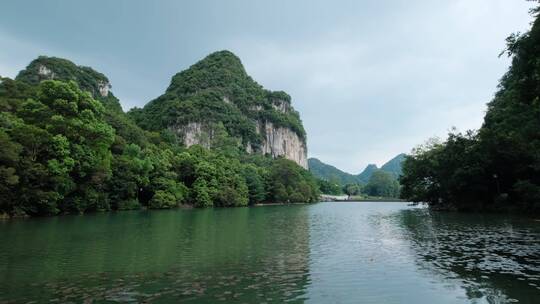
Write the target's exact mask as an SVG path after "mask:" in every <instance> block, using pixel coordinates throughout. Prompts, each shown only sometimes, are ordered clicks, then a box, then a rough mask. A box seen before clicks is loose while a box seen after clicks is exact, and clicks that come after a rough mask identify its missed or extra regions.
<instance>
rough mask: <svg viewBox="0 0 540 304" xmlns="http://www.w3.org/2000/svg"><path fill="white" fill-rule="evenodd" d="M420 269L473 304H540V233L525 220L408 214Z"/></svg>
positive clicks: (402, 217) (403, 218) (404, 218)
mask: <svg viewBox="0 0 540 304" xmlns="http://www.w3.org/2000/svg"><path fill="white" fill-rule="evenodd" d="M396 216H397V217H398V219H399V222H400V223H401V224H402V225H403V226H404V227H406V231H407V235H408V237H409V239H410V245H411V247H412V249H413V252H414V254H415V256H416V262H417V263H418V265H419V267H421V268H422V269H425V270H427V271H430V272H431V273H434V274H436V275H437V276H439V277H440V278H442V279H444V280H449V281H459V283H458V284H459V285H460V286H461V287H462V288H464V289H465V291H466V295H467V297H468V298H469V299H470V300H471V302H473V303H486V302H487V303H512V302H519V303H531V304H533V303H539V302H540V227H539V225H538V222H535V221H534V220H532V219H527V218H523V217H511V216H502V215H494V214H491V215H479V214H454V213H432V212H430V211H429V210H427V209H413V210H402V211H401V212H399V213H398V214H397V215H396Z"/></svg>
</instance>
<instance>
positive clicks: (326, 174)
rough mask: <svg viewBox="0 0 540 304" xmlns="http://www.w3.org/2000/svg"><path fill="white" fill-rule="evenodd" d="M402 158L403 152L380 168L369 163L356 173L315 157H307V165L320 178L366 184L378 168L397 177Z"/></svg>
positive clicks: (345, 182)
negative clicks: (348, 171) (345, 170)
mask: <svg viewBox="0 0 540 304" xmlns="http://www.w3.org/2000/svg"><path fill="white" fill-rule="evenodd" d="M404 159H405V154H404V153H401V154H399V155H397V156H396V157H394V158H392V159H391V160H389V161H388V162H386V163H385V164H384V165H382V167H381V168H380V169H379V168H378V167H377V165H375V164H369V165H367V166H366V168H365V169H364V170H363V171H362V172H361V173H359V174H357V175H354V174H350V173H347V172H344V171H342V170H340V169H338V168H336V167H334V166H332V165H329V164H326V163H324V162H322V161H320V160H319V159H316V158H310V159H308V165H309V171H311V173H313V175H315V176H316V177H318V178H320V179H324V180H332V181H336V182H339V183H340V184H342V185H345V184H351V183H360V184H366V183H367V182H368V181H369V179H370V178H371V175H373V173H374V172H376V171H378V170H381V171H385V172H388V173H390V174H392V176H393V177H394V178H398V177H399V175H400V174H401V172H402V170H401V165H402V163H403V160H404Z"/></svg>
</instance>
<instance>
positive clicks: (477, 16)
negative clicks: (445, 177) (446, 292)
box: [0, 0, 531, 172]
mask: <svg viewBox="0 0 540 304" xmlns="http://www.w3.org/2000/svg"><path fill="white" fill-rule="evenodd" d="M530 5H531V4H530V3H527V2H525V1H508V0H455V1H450V0H448V1H442V0H439V1H428V0H422V1H397V0H396V1H332V2H330V1H307V0H306V1H285V0H281V1H266V2H262V1H191V2H187V1H184V2H178V1H162V2H159V5H158V4H154V3H149V2H143V1H114V2H111V1H98V2H96V1H95V2H92V3H84V2H82V1H81V2H79V1H69V2H67V1H47V2H45V1H43V2H27V1H17V2H12V3H9V4H4V5H3V6H4V7H3V10H2V11H1V12H0V44H1V45H2V46H3V51H1V52H0V74H1V75H8V76H12V77H13V76H14V75H15V73H16V71H18V70H20V69H22V68H23V67H24V65H25V64H27V63H28V62H29V61H30V60H31V59H33V58H34V57H36V56H37V55H39V54H47V55H56V56H62V57H67V58H70V59H72V60H74V61H75V62H77V63H79V64H84V65H90V66H93V67H95V68H96V69H98V70H100V71H102V72H104V73H105V74H107V75H108V76H109V78H110V79H111V81H112V83H113V90H114V92H115V94H116V95H118V96H119V97H120V98H121V101H122V104H123V106H124V108H125V109H128V108H131V107H133V106H142V105H143V104H144V103H146V102H147V101H149V100H150V99H152V98H154V97H156V96H158V95H159V94H160V93H161V92H163V91H164V89H165V88H166V86H167V85H168V83H169V80H170V77H171V76H172V75H173V74H174V73H176V72H177V71H179V70H181V69H185V68H187V67H188V66H189V65H190V64H192V63H194V62H195V61H196V60H198V59H200V58H202V57H204V56H205V55H206V54H208V53H210V52H212V51H215V50H220V49H230V50H232V51H234V52H235V53H237V54H238V55H239V56H240V57H241V59H242V61H243V62H244V64H245V66H246V69H247V70H248V72H249V73H250V74H251V75H252V76H253V77H254V78H255V79H256V80H258V81H259V82H260V83H261V84H262V85H264V86H265V87H267V88H270V89H274V90H281V89H282V90H285V91H287V92H288V93H290V94H291V95H292V96H293V103H294V105H295V107H296V108H297V109H298V110H299V111H300V113H301V116H302V119H303V120H304V123H305V126H306V129H307V131H308V145H309V151H310V155H311V156H316V157H319V158H321V159H322V160H323V161H326V162H329V163H332V164H334V165H336V166H337V167H339V168H342V169H345V170H348V171H351V172H358V171H360V170H361V169H362V168H363V167H364V166H365V165H366V164H367V163H372V162H375V163H377V164H379V165H380V164H382V163H383V162H385V161H386V160H388V159H390V158H391V157H393V156H394V155H396V154H398V153H400V152H408V151H409V150H410V149H411V148H412V147H414V146H415V145H417V144H420V143H422V142H423V141H424V140H426V139H427V138H428V137H430V136H444V135H445V133H446V131H447V130H448V129H449V128H451V127H452V126H456V127H458V128H459V129H462V130H465V129H469V128H477V127H479V126H480V124H481V122H482V117H483V114H484V110H485V103H486V102H488V101H489V100H490V99H491V97H492V95H493V93H494V91H495V88H496V84H497V80H498V79H499V78H500V77H501V76H502V74H503V73H504V72H505V70H506V67H507V65H508V64H509V62H508V59H505V58H502V59H499V58H497V55H498V53H499V52H500V51H501V50H502V49H503V48H504V39H505V37H506V36H507V35H508V34H510V33H511V32H514V31H524V30H526V29H527V27H528V23H529V22H530V20H531V18H530V17H529V16H528V14H527V11H528V8H529V7H530Z"/></svg>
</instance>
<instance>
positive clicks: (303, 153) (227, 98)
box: [129, 51, 307, 169]
mask: <svg viewBox="0 0 540 304" xmlns="http://www.w3.org/2000/svg"><path fill="white" fill-rule="evenodd" d="M129 115H130V116H131V117H132V118H133V119H134V120H135V121H136V122H137V124H139V125H140V126H141V127H143V128H144V129H147V130H152V131H159V130H163V129H168V130H170V131H173V132H174V133H175V134H177V135H178V137H179V138H180V139H181V140H182V141H183V143H184V144H185V145H186V146H191V145H195V144H199V145H202V146H204V147H210V146H211V145H212V141H213V140H214V139H215V137H216V134H220V130H222V129H224V130H225V131H226V133H227V135H228V136H230V137H232V138H235V139H236V140H238V143H239V145H241V146H242V148H243V149H244V150H245V151H246V152H247V153H262V154H268V155H270V156H272V157H274V158H276V157H280V156H282V157H285V158H287V159H290V160H293V161H295V162H296V163H298V164H299V165H301V166H302V167H304V168H306V169H307V145H306V134H305V131H304V128H303V126H302V122H301V120H300V116H299V114H298V112H297V111H295V110H294V108H293V107H292V105H291V97H290V96H289V95H288V94H286V93H285V92H273V91H268V90H265V89H264V88H263V87H262V86H260V85H259V84H258V83H256V82H255V81H254V80H253V79H252V78H251V77H250V76H249V75H248V74H247V73H246V71H245V69H244V67H243V65H242V63H241V61H240V59H239V58H238V57H236V56H235V55H234V54H233V53H231V52H229V51H220V52H216V53H213V54H210V55H209V56H207V57H206V58H204V59H203V60H201V61H199V62H197V63H196V64H194V65H193V66H191V67H190V68H189V69H187V70H185V71H182V72H180V73H178V74H176V75H175V76H173V78H172V80H171V84H170V85H169V87H168V88H167V90H166V92H165V93H164V94H163V95H161V96H159V97H158V98H156V99H155V100H153V101H151V102H150V103H148V104H147V105H146V106H145V107H144V108H142V109H137V108H136V109H133V110H131V111H130V112H129Z"/></svg>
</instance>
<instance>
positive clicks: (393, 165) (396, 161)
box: [381, 153, 406, 178]
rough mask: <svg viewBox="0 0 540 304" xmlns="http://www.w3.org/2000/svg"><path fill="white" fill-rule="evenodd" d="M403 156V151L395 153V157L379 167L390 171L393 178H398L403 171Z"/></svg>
mask: <svg viewBox="0 0 540 304" xmlns="http://www.w3.org/2000/svg"><path fill="white" fill-rule="evenodd" d="M405 156H406V154H405V153H401V154H399V155H397V156H396V157H394V158H392V159H391V160H389V161H388V162H387V163H386V164H384V165H383V166H382V167H381V170H383V171H386V172H388V173H391V174H392V175H394V177H395V178H398V177H399V176H400V175H401V173H402V172H403V171H402V164H403V161H404V160H405Z"/></svg>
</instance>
